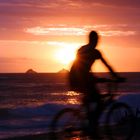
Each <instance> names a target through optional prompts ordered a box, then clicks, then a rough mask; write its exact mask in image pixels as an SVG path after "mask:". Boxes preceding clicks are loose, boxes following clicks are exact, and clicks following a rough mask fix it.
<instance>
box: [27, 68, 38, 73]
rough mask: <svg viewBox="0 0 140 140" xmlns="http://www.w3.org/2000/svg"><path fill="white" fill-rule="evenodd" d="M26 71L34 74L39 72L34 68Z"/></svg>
mask: <svg viewBox="0 0 140 140" xmlns="http://www.w3.org/2000/svg"><path fill="white" fill-rule="evenodd" d="M26 73H30V74H34V73H37V72H36V71H34V70H33V69H28V70H27V71H26Z"/></svg>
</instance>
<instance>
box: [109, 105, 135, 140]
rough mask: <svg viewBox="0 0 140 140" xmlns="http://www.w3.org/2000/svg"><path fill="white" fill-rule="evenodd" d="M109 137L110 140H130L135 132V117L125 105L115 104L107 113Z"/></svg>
mask: <svg viewBox="0 0 140 140" xmlns="http://www.w3.org/2000/svg"><path fill="white" fill-rule="evenodd" d="M106 130H107V136H108V137H109V139H110V140H130V139H131V138H132V136H133V134H134V132H135V117H134V114H133V111H132V110H131V108H130V107H129V106H128V105H127V104H125V103H115V104H114V105H113V106H112V107H111V108H110V110H109V112H108V113H107V118H106Z"/></svg>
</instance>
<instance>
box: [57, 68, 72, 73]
mask: <svg viewBox="0 0 140 140" xmlns="http://www.w3.org/2000/svg"><path fill="white" fill-rule="evenodd" d="M68 72H69V71H68V70H66V69H64V68H63V69H61V70H60V71H58V73H68Z"/></svg>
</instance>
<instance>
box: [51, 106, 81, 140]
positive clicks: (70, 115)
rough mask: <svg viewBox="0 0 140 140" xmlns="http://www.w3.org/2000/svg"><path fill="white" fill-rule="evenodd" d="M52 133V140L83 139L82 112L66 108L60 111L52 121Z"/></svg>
mask: <svg viewBox="0 0 140 140" xmlns="http://www.w3.org/2000/svg"><path fill="white" fill-rule="evenodd" d="M51 133H52V134H51V139H55V140H58V139H59V140H76V139H77V138H80V139H81V137H82V132H81V116H80V112H79V111H78V110H76V109H72V108H66V109H63V110H62V111H60V112H59V113H58V114H57V115H56V116H55V117H54V119H53V120H52V123H51Z"/></svg>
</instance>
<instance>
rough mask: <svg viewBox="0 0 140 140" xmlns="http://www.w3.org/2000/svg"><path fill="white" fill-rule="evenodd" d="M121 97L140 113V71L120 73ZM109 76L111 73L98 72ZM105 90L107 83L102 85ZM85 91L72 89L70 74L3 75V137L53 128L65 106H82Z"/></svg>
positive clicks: (0, 96)
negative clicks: (52, 121)
mask: <svg viewBox="0 0 140 140" xmlns="http://www.w3.org/2000/svg"><path fill="white" fill-rule="evenodd" d="M119 74H120V76H123V77H126V78H127V80H126V82H125V83H122V84H119V85H118V87H117V91H116V92H117V93H119V94H120V96H119V98H118V99H117V100H120V101H123V102H126V103H128V104H129V105H130V106H131V107H132V108H133V110H134V112H135V114H136V116H137V117H139V116H140V114H139V113H140V110H139V109H140V73H138V72H137V73H119ZM96 75H97V76H99V77H108V76H109V74H108V73H96ZM98 88H99V89H100V91H101V93H103V94H104V93H107V92H108V86H107V84H100V85H98ZM80 99H81V93H76V92H73V91H69V86H68V78H67V73H36V74H24V73H15V74H13V73H12V74H0V139H3V138H7V137H14V136H24V135H30V134H41V133H46V132H48V131H49V125H50V122H51V120H52V118H53V117H54V115H55V114H56V113H57V112H58V111H59V110H61V109H62V108H65V107H78V106H79V105H80Z"/></svg>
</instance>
